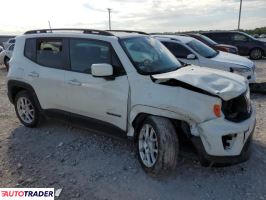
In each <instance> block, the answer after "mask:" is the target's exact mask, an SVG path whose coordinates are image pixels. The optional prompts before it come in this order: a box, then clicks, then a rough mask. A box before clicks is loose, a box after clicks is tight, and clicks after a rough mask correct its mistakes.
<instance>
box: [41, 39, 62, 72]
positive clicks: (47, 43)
mask: <svg viewBox="0 0 266 200" xmlns="http://www.w3.org/2000/svg"><path fill="white" fill-rule="evenodd" d="M36 43H37V59H36V60H37V63H39V64H40V65H43V66H47V67H53V68H63V66H64V56H63V52H62V50H63V41H62V39H54V38H49V39H47V38H44V39H37V42H36Z"/></svg>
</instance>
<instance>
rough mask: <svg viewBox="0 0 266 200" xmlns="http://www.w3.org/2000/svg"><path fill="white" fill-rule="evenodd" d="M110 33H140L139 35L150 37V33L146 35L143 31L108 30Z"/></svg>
mask: <svg viewBox="0 0 266 200" xmlns="http://www.w3.org/2000/svg"><path fill="white" fill-rule="evenodd" d="M108 31H111V32H112V31H113V32H125V33H138V34H143V35H150V34H149V33H145V32H143V31H131V30H108Z"/></svg>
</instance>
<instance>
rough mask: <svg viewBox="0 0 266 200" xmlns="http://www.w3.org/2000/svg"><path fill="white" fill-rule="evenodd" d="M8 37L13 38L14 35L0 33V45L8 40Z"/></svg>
mask: <svg viewBox="0 0 266 200" xmlns="http://www.w3.org/2000/svg"><path fill="white" fill-rule="evenodd" d="M10 38H15V36H14V35H0V45H1V46H2V47H3V42H6V41H8V40H9V39H10Z"/></svg>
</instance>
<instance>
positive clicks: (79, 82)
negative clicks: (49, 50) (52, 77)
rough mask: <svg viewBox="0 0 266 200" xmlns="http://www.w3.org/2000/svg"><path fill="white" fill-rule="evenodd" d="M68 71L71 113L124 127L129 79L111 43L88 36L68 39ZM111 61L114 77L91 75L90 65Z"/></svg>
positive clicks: (123, 128) (67, 80) (69, 107)
mask: <svg viewBox="0 0 266 200" xmlns="http://www.w3.org/2000/svg"><path fill="white" fill-rule="evenodd" d="M69 49H70V71H67V72H66V84H67V103H68V106H67V107H68V109H69V111H70V112H72V113H75V114H79V115H82V116H86V117H90V118H94V119H97V120H101V121H104V122H108V123H111V124H113V125H115V126H117V127H119V128H120V129H122V130H126V127H127V105H128V94H129V82H128V78H127V75H126V73H125V71H124V68H123V66H122V64H121V62H120V61H119V59H118V57H117V55H116V53H115V51H114V49H113V48H112V45H111V44H110V43H108V42H103V41H98V40H88V39H69ZM97 63H107V64H111V65H112V66H113V68H114V75H115V76H114V78H113V79H112V78H111V79H108V78H101V77H93V76H92V75H91V65H92V64H97Z"/></svg>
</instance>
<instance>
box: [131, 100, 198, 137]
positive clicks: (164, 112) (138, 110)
mask: <svg viewBox="0 0 266 200" xmlns="http://www.w3.org/2000/svg"><path fill="white" fill-rule="evenodd" d="M140 115H142V116H140ZM143 115H144V116H145V115H155V116H160V117H166V118H169V119H174V120H182V121H185V122H187V123H189V124H191V125H192V124H194V123H195V122H194V120H193V119H191V118H190V117H189V116H184V115H182V114H179V113H177V112H174V111H171V110H168V109H165V108H157V107H152V106H147V105H135V106H134V107H133V108H132V109H131V111H130V114H129V129H128V133H127V136H129V137H134V134H135V129H136V123H137V124H139V123H141V121H142V120H143V118H145V117H143ZM139 117H140V118H141V120H138V118H139ZM136 121H137V122H136ZM135 122H136V123H135Z"/></svg>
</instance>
